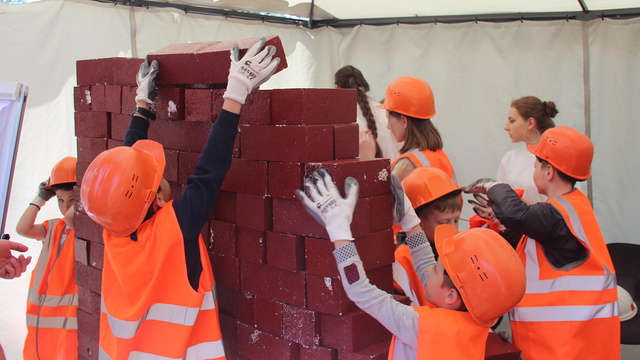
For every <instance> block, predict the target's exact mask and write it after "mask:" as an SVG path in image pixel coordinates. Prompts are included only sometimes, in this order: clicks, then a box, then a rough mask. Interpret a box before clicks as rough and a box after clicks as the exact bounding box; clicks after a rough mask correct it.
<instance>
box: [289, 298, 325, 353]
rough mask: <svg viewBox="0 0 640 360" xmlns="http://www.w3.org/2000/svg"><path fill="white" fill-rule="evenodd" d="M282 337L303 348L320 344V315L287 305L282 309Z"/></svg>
mask: <svg viewBox="0 0 640 360" xmlns="http://www.w3.org/2000/svg"><path fill="white" fill-rule="evenodd" d="M282 337H283V338H284V339H286V340H291V341H294V342H297V343H298V344H301V345H304V346H312V345H318V344H319V342H320V315H319V314H317V313H316V312H315V311H311V310H308V309H303V308H300V307H297V306H292V305H288V304H284V305H283V309H282Z"/></svg>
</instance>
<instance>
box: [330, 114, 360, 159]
mask: <svg viewBox="0 0 640 360" xmlns="http://www.w3.org/2000/svg"><path fill="white" fill-rule="evenodd" d="M333 141H334V144H333V156H334V159H337V160H339V159H354V158H356V157H357V156H358V154H359V152H360V146H359V144H358V142H359V135H358V124H357V123H353V124H338V125H334V126H333Z"/></svg>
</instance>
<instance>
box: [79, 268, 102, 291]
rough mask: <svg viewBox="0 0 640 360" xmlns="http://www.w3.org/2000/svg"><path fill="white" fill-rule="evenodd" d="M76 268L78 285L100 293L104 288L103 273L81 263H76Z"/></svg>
mask: <svg viewBox="0 0 640 360" xmlns="http://www.w3.org/2000/svg"><path fill="white" fill-rule="evenodd" d="M75 268H76V283H77V284H78V285H79V286H84V287H85V288H87V289H88V290H91V291H93V292H95V293H100V290H101V286H102V271H100V270H98V269H96V268H93V267H91V266H87V265H82V264H81V263H79V262H76V263H75Z"/></svg>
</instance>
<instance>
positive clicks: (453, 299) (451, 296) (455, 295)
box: [445, 288, 462, 309]
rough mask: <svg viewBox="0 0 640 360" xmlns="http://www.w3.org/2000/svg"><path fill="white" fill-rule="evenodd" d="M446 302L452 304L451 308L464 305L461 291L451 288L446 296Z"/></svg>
mask: <svg viewBox="0 0 640 360" xmlns="http://www.w3.org/2000/svg"><path fill="white" fill-rule="evenodd" d="M445 303H446V304H447V305H450V306H451V307H449V308H450V309H459V308H460V307H462V297H461V296H460V292H459V291H458V289H456V288H450V289H449V292H448V293H447V297H446V298H445Z"/></svg>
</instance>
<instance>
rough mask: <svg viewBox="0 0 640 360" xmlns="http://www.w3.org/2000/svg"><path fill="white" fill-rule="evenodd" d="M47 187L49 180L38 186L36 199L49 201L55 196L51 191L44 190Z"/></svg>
mask: <svg viewBox="0 0 640 360" xmlns="http://www.w3.org/2000/svg"><path fill="white" fill-rule="evenodd" d="M47 185H49V180H45V181H43V182H41V183H40V185H38V197H39V198H41V199H42V200H44V201H49V199H51V198H52V197H53V195H55V194H56V193H55V191H53V190H52V189H47V188H45V186H47Z"/></svg>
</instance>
